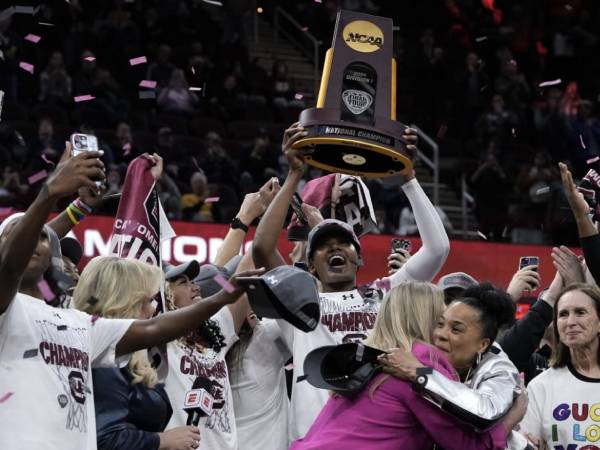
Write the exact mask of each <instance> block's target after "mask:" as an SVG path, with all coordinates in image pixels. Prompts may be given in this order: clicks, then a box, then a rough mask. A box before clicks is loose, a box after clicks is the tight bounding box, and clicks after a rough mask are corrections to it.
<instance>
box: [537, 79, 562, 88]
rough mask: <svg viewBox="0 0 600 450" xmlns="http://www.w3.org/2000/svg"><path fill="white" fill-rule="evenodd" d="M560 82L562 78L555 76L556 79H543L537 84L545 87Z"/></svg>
mask: <svg viewBox="0 0 600 450" xmlns="http://www.w3.org/2000/svg"><path fill="white" fill-rule="evenodd" d="M560 83H562V80H561V79H560V78H557V79H556V80H550V81H543V82H542V83H540V84H539V86H540V87H541V88H542V87H547V86H556V85H557V84H560Z"/></svg>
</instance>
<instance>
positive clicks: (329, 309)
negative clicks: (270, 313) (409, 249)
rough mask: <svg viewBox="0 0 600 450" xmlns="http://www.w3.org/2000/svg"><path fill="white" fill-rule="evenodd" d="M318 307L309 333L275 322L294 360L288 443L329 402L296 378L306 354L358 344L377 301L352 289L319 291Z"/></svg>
mask: <svg viewBox="0 0 600 450" xmlns="http://www.w3.org/2000/svg"><path fill="white" fill-rule="evenodd" d="M319 304H320V307H321V321H320V323H319V325H317V328H316V329H315V330H314V331H311V332H310V333H305V332H303V331H300V330H298V329H297V328H293V327H292V326H291V325H289V324H288V323H287V322H284V321H283V320H278V323H279V324H280V326H281V328H282V330H284V332H285V335H286V337H287V338H288V339H289V337H290V335H291V336H292V342H289V341H288V345H289V346H290V347H291V348H292V353H293V357H294V378H293V379H294V384H293V387H292V401H291V412H290V416H291V417H290V442H293V441H295V440H296V439H300V438H303V437H304V435H305V434H306V432H307V431H308V429H309V428H310V426H311V425H312V423H313V422H314V420H315V419H316V418H317V416H318V415H319V412H320V411H321V408H323V406H324V405H325V403H327V400H328V399H329V393H328V392H327V390H325V389H317V388H315V387H313V386H311V385H310V384H309V383H308V382H307V381H306V380H302V378H301V380H300V381H298V378H299V377H302V376H303V375H304V368H303V366H304V359H305V358H306V355H307V354H308V353H309V352H310V351H311V350H314V349H315V348H318V347H323V346H325V345H338V344H343V343H346V342H360V341H362V340H363V339H365V338H366V337H367V336H368V334H369V333H370V331H371V330H372V329H373V326H374V325H375V319H376V317H377V312H378V311H379V305H380V299H379V298H378V297H375V298H371V299H367V298H364V297H362V296H361V295H360V293H359V292H358V290H356V289H355V290H353V291H345V292H327V293H323V292H321V293H319Z"/></svg>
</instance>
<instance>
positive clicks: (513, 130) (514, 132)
mask: <svg viewBox="0 0 600 450" xmlns="http://www.w3.org/2000/svg"><path fill="white" fill-rule="evenodd" d="M510 132H511V133H512V137H514V138H516V137H517V132H516V131H515V129H514V128H512V129H511V130H510Z"/></svg>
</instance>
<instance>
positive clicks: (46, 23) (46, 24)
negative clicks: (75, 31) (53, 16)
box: [38, 22, 54, 27]
mask: <svg viewBox="0 0 600 450" xmlns="http://www.w3.org/2000/svg"><path fill="white" fill-rule="evenodd" d="M38 25H43V26H45V27H53V26H54V24H53V23H49V22H38Z"/></svg>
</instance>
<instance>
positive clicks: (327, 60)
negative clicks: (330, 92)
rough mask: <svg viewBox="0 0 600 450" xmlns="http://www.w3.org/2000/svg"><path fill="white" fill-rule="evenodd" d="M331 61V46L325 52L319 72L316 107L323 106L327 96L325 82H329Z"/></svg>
mask: <svg viewBox="0 0 600 450" xmlns="http://www.w3.org/2000/svg"><path fill="white" fill-rule="evenodd" d="M331 61H333V49H332V48H330V49H328V50H327V52H326V53H325V62H324V63H323V73H322V74H321V85H320V86H319V97H318V98H317V108H323V107H324V106H325V97H326V96H327V84H328V83H329V73H330V72H331Z"/></svg>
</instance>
